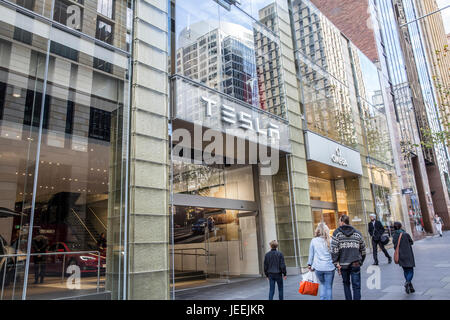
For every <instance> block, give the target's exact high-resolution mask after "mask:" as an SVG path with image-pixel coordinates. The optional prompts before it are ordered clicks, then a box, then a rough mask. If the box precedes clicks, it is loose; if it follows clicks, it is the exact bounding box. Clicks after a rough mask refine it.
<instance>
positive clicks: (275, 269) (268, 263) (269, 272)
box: [264, 240, 286, 300]
mask: <svg viewBox="0 0 450 320" xmlns="http://www.w3.org/2000/svg"><path fill="white" fill-rule="evenodd" d="M270 248H271V250H270V251H269V252H267V253H266V256H265V257H264V274H265V275H266V277H267V278H268V279H269V282H270V289H269V300H273V295H274V294H275V282H276V283H277V285H278V296H279V298H280V300H283V277H284V280H286V264H285V263H284V256H283V254H282V253H281V252H280V251H277V248H278V242H277V240H273V241H271V242H270Z"/></svg>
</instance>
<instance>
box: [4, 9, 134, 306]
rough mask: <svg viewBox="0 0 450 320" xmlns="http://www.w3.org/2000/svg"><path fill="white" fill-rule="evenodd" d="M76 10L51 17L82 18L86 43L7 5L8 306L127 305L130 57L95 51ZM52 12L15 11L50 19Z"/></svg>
mask: <svg viewBox="0 0 450 320" xmlns="http://www.w3.org/2000/svg"><path fill="white" fill-rule="evenodd" d="M69 2H70V3H69ZM69 2H67V1H59V0H56V1H55V6H54V9H55V10H54V12H53V13H52V15H53V18H54V19H55V20H56V21H58V22H59V23H62V24H64V25H66V26H67V27H68V28H72V29H78V28H74V26H73V25H69V24H70V23H71V22H70V19H71V18H70V17H71V16H70V13H72V14H75V15H78V14H80V16H76V17H72V18H76V20H77V21H78V22H79V23H80V26H82V27H81V28H80V30H81V31H82V32H83V34H81V35H77V36H74V34H73V30H72V31H70V32H69V29H68V28H66V27H64V26H63V27H61V26H58V28H56V27H54V26H52V25H50V24H48V23H46V22H43V20H39V19H33V18H32V17H30V16H29V14H28V15H24V14H22V13H21V12H20V10H15V8H14V7H8V6H3V7H2V10H3V11H5V12H7V13H8V14H9V15H11V16H13V17H15V18H14V21H15V23H16V24H17V25H10V24H8V22H7V21H6V20H4V19H1V20H0V26H1V28H0V29H1V30H2V31H1V36H2V40H0V60H1V65H2V67H3V69H2V70H1V71H0V82H1V85H0V91H2V93H1V94H0V95H1V97H2V99H0V103H1V106H0V110H2V112H1V114H0V168H1V169H0V181H1V182H2V186H3V188H2V190H3V192H2V196H1V197H0V235H1V242H2V245H1V246H2V253H1V254H2V255H3V257H1V261H2V262H1V263H2V265H1V268H0V274H1V277H3V276H5V279H8V281H6V282H4V283H3V284H2V286H1V290H2V299H22V298H26V299H53V298H60V297H61V298H63V297H71V296H79V295H84V294H92V293H102V292H106V291H109V292H110V293H111V296H110V297H111V298H113V299H117V298H119V297H120V295H119V291H118V290H117V288H118V287H119V286H120V285H121V282H120V279H118V278H120V276H119V275H118V270H119V269H120V265H121V264H122V265H123V259H124V257H123V255H122V254H121V252H122V251H123V247H122V246H123V234H122V233H123V218H124V215H125V214H126V210H125V208H124V206H123V201H124V197H125V193H126V188H124V187H123V180H122V178H123V175H124V174H125V171H124V168H125V167H124V163H125V160H126V159H123V154H124V153H123V150H125V149H126V148H127V139H126V138H125V137H124V134H126V130H125V128H124V124H125V125H126V123H127V121H128V120H127V116H126V114H127V113H126V112H124V111H125V109H126V108H128V105H127V101H128V98H127V97H128V79H127V71H128V58H129V57H128V55H127V54H126V53H124V52H123V51H121V50H107V49H105V48H104V47H101V46H99V45H98V43H96V42H94V41H93V40H92V36H95V33H96V30H95V29H96V27H95V21H94V22H93V24H91V25H89V24H88V23H91V22H92V21H91V20H92V19H82V17H83V15H84V14H85V13H86V9H85V10H80V11H79V10H77V9H76V8H74V9H73V12H72V11H70V12H69V11H68V7H67V6H68V5H69V4H70V5H72V6H75V7H77V8H79V6H77V4H74V3H73V2H74V1H69ZM49 3H50V2H49V1H25V2H24V1H17V4H18V5H20V6H25V7H26V8H27V9H29V10H32V11H34V12H35V13H37V14H40V15H44V16H46V17H51V12H47V11H46V10H48V9H49V8H50V7H51V6H50V5H49ZM78 3H80V4H82V2H80V1H79V2H78ZM125 8H126V6H125ZM19 9H20V8H19ZM115 9H116V10H118V11H120V10H123V8H122V6H117V7H116V8H115ZM116 13H118V14H117V15H121V14H122V13H120V12H116ZM5 16H6V15H5ZM78 18H79V19H78ZM87 20H89V21H87ZM123 22H124V23H125V21H123ZM121 23H122V22H120V23H119V22H117V28H116V30H115V32H116V34H117V35H118V34H119V33H120V31H117V30H120V28H122V26H121ZM25 26H34V27H33V28H31V29H30V28H27V29H26V32H27V37H19V36H18V32H17V31H16V30H25V29H24V28H25ZM123 28H125V26H123ZM123 30H126V29H123ZM84 34H87V35H89V36H91V37H85V36H84ZM49 35H51V39H52V40H50V39H48V38H46V37H45V36H49ZM118 38H119V37H118ZM111 44H113V43H112V42H111ZM115 44H116V45H117V47H119V48H120V44H119V43H118V42H116V43H115ZM95 59H101V60H104V61H109V62H110V63H111V67H112V70H111V73H113V74H106V73H104V72H101V71H98V70H96V69H94V68H93V65H94V61H95ZM5 255H7V256H5ZM69 278H70V279H74V281H70V279H69ZM113 278H114V279H113ZM68 279H69V280H68Z"/></svg>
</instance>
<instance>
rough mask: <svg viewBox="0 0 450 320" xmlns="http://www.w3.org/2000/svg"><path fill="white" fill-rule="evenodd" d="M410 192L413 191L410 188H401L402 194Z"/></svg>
mask: <svg viewBox="0 0 450 320" xmlns="http://www.w3.org/2000/svg"><path fill="white" fill-rule="evenodd" d="M411 193H414V190H413V189H412V188H406V189H402V194H411Z"/></svg>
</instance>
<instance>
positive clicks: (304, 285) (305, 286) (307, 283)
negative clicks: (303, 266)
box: [298, 271, 319, 296]
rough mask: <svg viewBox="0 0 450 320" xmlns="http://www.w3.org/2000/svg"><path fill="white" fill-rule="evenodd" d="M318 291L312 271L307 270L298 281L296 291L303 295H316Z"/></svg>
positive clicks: (317, 284)
mask: <svg viewBox="0 0 450 320" xmlns="http://www.w3.org/2000/svg"><path fill="white" fill-rule="evenodd" d="M318 291H319V283H318V282H317V281H316V279H315V274H314V272H311V271H309V272H308V273H307V274H306V276H305V277H304V278H303V280H302V281H301V282H300V288H299V289H298V292H299V293H300V294H304V295H310V296H317V292H318Z"/></svg>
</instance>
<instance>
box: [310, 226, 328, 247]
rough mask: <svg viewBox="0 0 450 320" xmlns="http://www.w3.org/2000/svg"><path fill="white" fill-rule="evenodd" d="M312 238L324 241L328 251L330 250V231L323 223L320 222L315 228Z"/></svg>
mask: <svg viewBox="0 0 450 320" xmlns="http://www.w3.org/2000/svg"><path fill="white" fill-rule="evenodd" d="M314 236H316V237H320V238H322V239H323V240H325V243H326V244H327V246H328V249H330V240H331V237H330V229H329V228H328V226H327V225H326V223H325V222H320V223H319V225H318V226H317V228H316V231H314Z"/></svg>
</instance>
